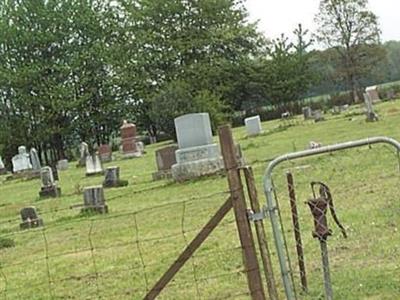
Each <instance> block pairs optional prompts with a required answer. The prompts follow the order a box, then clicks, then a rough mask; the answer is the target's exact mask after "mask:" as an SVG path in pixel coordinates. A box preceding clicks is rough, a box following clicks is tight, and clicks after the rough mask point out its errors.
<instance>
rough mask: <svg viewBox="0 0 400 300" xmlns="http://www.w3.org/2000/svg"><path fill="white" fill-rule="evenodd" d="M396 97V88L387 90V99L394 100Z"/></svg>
mask: <svg viewBox="0 0 400 300" xmlns="http://www.w3.org/2000/svg"><path fill="white" fill-rule="evenodd" d="M394 98H396V93H395V92H394V90H389V91H387V92H386V99H389V100H394Z"/></svg>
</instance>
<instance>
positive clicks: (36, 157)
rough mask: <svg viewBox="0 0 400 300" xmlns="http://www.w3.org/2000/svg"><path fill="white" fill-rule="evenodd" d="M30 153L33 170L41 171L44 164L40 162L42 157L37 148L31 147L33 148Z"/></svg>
mask: <svg viewBox="0 0 400 300" xmlns="http://www.w3.org/2000/svg"><path fill="white" fill-rule="evenodd" d="M29 155H30V157H31V162H32V170H33V171H34V172H40V169H41V168H42V166H41V164H40V159H39V155H38V152H37V150H36V149H35V148H31V150H30V151H29Z"/></svg>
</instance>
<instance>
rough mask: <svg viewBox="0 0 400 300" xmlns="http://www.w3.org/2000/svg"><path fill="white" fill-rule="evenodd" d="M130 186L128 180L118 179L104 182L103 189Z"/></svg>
mask: <svg viewBox="0 0 400 300" xmlns="http://www.w3.org/2000/svg"><path fill="white" fill-rule="evenodd" d="M127 185H128V180H121V179H118V180H117V181H104V182H103V187H104V188H118V187H123V186H127Z"/></svg>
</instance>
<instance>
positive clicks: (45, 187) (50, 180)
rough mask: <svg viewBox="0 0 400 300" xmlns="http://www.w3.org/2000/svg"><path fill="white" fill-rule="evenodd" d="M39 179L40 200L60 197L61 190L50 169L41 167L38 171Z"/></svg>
mask: <svg viewBox="0 0 400 300" xmlns="http://www.w3.org/2000/svg"><path fill="white" fill-rule="evenodd" d="M40 179H41V181H42V187H41V190H40V192H39V196H40V198H48V197H52V198H57V197H60V196H61V188H59V187H58V186H57V184H56V182H55V180H54V177H53V170H52V169H51V168H50V167H43V168H42V169H41V170H40Z"/></svg>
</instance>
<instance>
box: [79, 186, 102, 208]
mask: <svg viewBox="0 0 400 300" xmlns="http://www.w3.org/2000/svg"><path fill="white" fill-rule="evenodd" d="M82 212H97V213H101V214H104V213H108V206H107V204H106V200H105V198H104V189H103V187H102V186H101V185H99V186H91V187H87V188H85V189H84V190H83V208H82Z"/></svg>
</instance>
